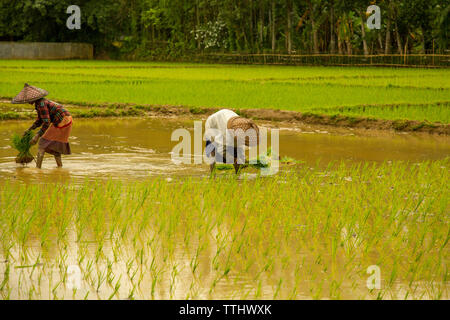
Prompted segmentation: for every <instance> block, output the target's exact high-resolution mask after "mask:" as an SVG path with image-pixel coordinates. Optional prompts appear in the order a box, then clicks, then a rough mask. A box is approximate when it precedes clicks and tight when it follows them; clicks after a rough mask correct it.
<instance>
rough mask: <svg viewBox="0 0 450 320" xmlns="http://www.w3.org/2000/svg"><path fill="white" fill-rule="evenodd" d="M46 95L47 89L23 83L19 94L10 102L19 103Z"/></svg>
mask: <svg viewBox="0 0 450 320" xmlns="http://www.w3.org/2000/svg"><path fill="white" fill-rule="evenodd" d="M46 95H48V91H47V90H44V89H41V88H38V87H35V86H30V85H29V84H28V83H25V86H24V87H23V89H22V91H20V92H19V94H18V95H17V96H15V97H14V99H12V101H11V103H14V104H19V103H28V102H33V101H36V100H38V99H41V98H43V97H45V96H46Z"/></svg>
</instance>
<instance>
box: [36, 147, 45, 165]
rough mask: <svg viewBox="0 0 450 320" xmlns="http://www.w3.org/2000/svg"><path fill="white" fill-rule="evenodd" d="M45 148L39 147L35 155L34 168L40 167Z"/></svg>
mask: <svg viewBox="0 0 450 320" xmlns="http://www.w3.org/2000/svg"><path fill="white" fill-rule="evenodd" d="M44 154H45V150H43V149H39V150H38V153H37V156H36V168H38V169H40V168H41V167H42V161H43V160H44Z"/></svg>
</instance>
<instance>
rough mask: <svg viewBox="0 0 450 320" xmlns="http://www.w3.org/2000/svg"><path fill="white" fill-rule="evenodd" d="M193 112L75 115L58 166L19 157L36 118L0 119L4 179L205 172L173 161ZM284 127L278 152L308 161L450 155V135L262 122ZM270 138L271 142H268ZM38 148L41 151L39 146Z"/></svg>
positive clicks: (1, 176) (197, 166)
mask: <svg viewBox="0 0 450 320" xmlns="http://www.w3.org/2000/svg"><path fill="white" fill-rule="evenodd" d="M193 123H194V119H187V118H186V119H174V118H147V119H130V118H128V119H76V121H75V123H74V127H73V131H72V136H71V138H70V143H71V147H72V155H69V156H64V157H63V162H64V168H63V169H57V168H56V165H55V161H54V159H53V157H52V156H50V155H46V158H45V160H44V164H43V169H42V170H37V169H36V168H35V167H34V166H35V163H34V162H33V163H31V164H29V165H28V167H23V166H21V165H17V164H15V163H14V158H15V156H16V155H17V152H16V150H14V149H13V148H12V147H11V146H10V143H11V141H10V138H11V136H12V134H13V133H22V132H23V131H24V130H25V129H26V128H28V127H29V126H30V124H31V121H6V122H1V123H0V179H1V180H4V181H5V180H19V181H23V182H49V181H68V180H74V181H75V182H80V181H83V180H85V179H86V178H105V179H106V178H111V179H121V180H138V179H143V178H147V177H151V176H165V177H167V178H170V177H178V176H188V175H189V176H192V175H193V176H203V175H206V174H208V166H207V165H206V164H189V165H186V164H182V165H177V164H175V163H173V162H172V160H171V151H172V148H173V147H174V146H175V145H176V144H177V143H178V142H176V141H175V142H172V141H171V134H172V132H173V131H174V130H175V129H178V128H185V129H188V130H189V131H190V132H191V133H192V136H193V127H194V124H193ZM259 125H260V126H263V127H267V128H268V129H269V132H270V129H271V128H279V129H280V152H279V154H280V156H281V157H283V156H289V157H291V158H294V159H296V160H300V161H303V162H304V164H305V165H309V166H313V165H327V164H328V163H329V162H330V161H340V160H346V161H348V162H349V163H352V162H359V161H390V160H405V161H406V160H408V161H412V162H418V161H424V160H434V159H442V158H445V157H448V156H450V138H448V137H447V136H437V135H429V134H419V133H396V132H391V131H377V130H356V129H345V128H332V127H326V126H323V127H320V126H312V125H292V124H289V123H276V122H275V123H269V122H259ZM269 145H270V142H269ZM32 153H34V154H35V153H36V147H33V149H32Z"/></svg>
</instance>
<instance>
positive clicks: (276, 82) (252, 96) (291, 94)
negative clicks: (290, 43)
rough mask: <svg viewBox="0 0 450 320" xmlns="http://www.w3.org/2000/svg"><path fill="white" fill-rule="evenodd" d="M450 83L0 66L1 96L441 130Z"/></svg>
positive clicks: (233, 71) (383, 74)
mask: <svg viewBox="0 0 450 320" xmlns="http://www.w3.org/2000/svg"><path fill="white" fill-rule="evenodd" d="M449 79H450V70H449V69H395V68H340V67H288V66H243V65H237V66H235V65H208V64H206V65H202V64H177V63H143V62H142V63H141V62H134V63H132V62H117V61H14V60H13V61H9V60H3V61H0V84H1V85H0V96H1V97H4V98H12V96H13V95H14V94H15V92H17V91H18V90H20V89H21V87H22V86H23V83H24V82H29V83H30V84H35V85H37V86H42V87H45V88H46V89H47V90H48V91H49V92H50V93H51V96H50V98H52V99H55V100H58V101H63V102H70V103H73V104H80V103H84V104H86V103H87V104H99V103H100V104H101V103H125V104H129V103H134V104H154V105H177V106H178V105H183V106H190V107H197V108H201V107H219V108H220V107H227V108H232V109H245V108H261V109H275V110H277V109H281V110H293V111H299V112H311V113H317V114H329V115H336V114H340V115H350V116H360V117H368V118H377V119H391V120H396V119H408V120H418V121H426V122H431V123H433V122H439V123H443V124H448V123H449V120H450V118H449V112H448V109H449V101H450V81H449ZM3 108H4V109H5V108H6V107H4V106H3ZM4 112H6V111H4Z"/></svg>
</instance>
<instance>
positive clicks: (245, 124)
mask: <svg viewBox="0 0 450 320" xmlns="http://www.w3.org/2000/svg"><path fill="white" fill-rule="evenodd" d="M227 128H228V129H230V130H234V132H235V136H237V137H239V136H241V138H243V139H245V141H246V145H248V146H252V147H253V146H256V145H257V144H258V139H259V128H258V126H257V125H256V124H255V123H254V122H253V121H252V120H250V119H246V118H242V117H233V118H231V119H230V120H228V123H227Z"/></svg>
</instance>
